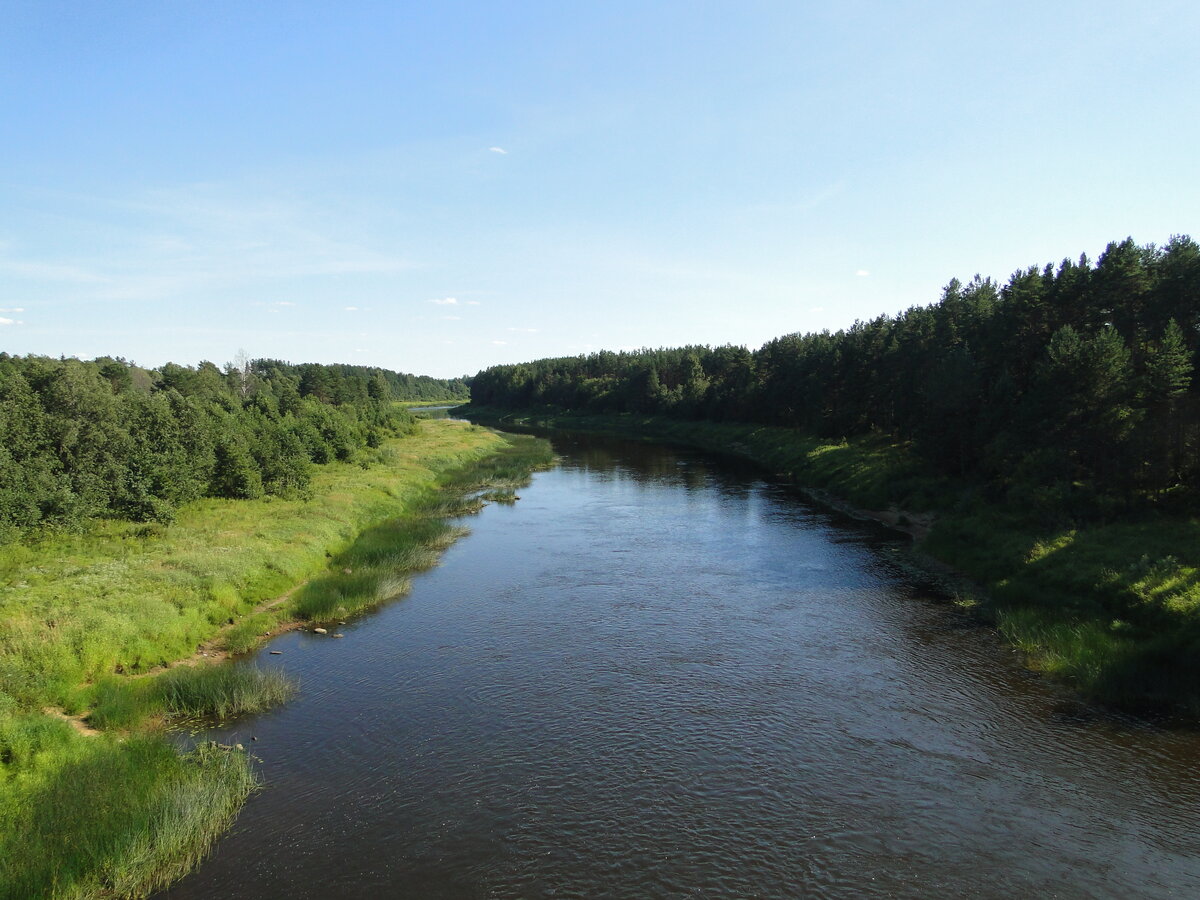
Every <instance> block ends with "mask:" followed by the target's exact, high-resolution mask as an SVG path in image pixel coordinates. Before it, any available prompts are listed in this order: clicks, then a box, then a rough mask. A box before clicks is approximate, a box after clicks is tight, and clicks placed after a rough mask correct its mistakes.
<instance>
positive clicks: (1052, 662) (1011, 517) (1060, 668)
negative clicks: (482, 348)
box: [475, 410, 1200, 720]
mask: <svg viewBox="0 0 1200 900" xmlns="http://www.w3.org/2000/svg"><path fill="white" fill-rule="evenodd" d="M478 413H479V414H478V415H476V416H475V417H476V418H478V419H480V420H482V421H495V422H497V423H501V424H502V423H503V422H504V421H508V422H513V423H516V422H518V421H524V422H527V423H529V424H541V425H547V426H550V427H561V428H575V429H582V430H596V431H604V432H609V433H613V432H616V433H620V434H626V435H631V436H636V437H646V438H653V439H656V440H667V441H676V442H680V443H685V444H689V445H692V446H697V447H701V448H704V449H708V450H714V451H718V452H724V453H733V454H736V455H739V456H742V457H745V458H748V459H751V460H753V461H755V462H757V463H759V464H760V465H762V466H764V467H765V468H767V469H768V470H770V471H772V472H776V473H780V474H782V475H785V476H786V477H788V478H790V479H791V480H792V481H794V482H795V483H797V484H800V485H803V486H805V487H816V488H821V489H824V490H826V491H829V492H831V493H833V494H836V495H837V496H838V497H841V498H845V499H846V500H847V501H848V502H849V503H851V504H853V505H854V506H857V507H861V508H865V509H884V508H886V507H888V506H900V507H901V508H903V509H909V510H914V511H934V512H936V513H937V515H938V518H937V522H936V524H935V526H934V528H933V530H932V531H931V532H930V534H929V535H928V537H927V538H926V539H925V540H924V541H923V542H922V543H921V545H920V546H919V550H921V551H922V552H924V553H925V554H927V555H929V556H931V557H933V558H934V559H936V560H939V561H941V562H943V563H946V564H949V565H950V566H952V567H954V568H955V569H956V570H957V571H959V572H960V573H962V574H964V575H966V576H967V577H968V578H970V579H971V580H972V581H973V582H975V583H976V584H977V585H979V586H981V587H982V588H983V589H984V590H983V597H982V598H976V600H981V602H979V603H978V606H977V609H978V611H979V613H980V614H981V615H984V616H987V617H989V618H991V619H992V620H993V621H995V622H996V624H997V625H998V626H999V628H1000V630H1001V631H1002V633H1003V634H1004V635H1005V636H1006V638H1007V639H1008V640H1010V641H1011V642H1013V643H1014V644H1015V645H1017V646H1018V647H1019V648H1021V649H1022V650H1023V651H1024V653H1025V656H1026V659H1027V660H1028V662H1029V664H1030V665H1031V666H1032V667H1034V668H1037V669H1040V670H1043V671H1046V672H1048V673H1050V674H1052V675H1054V676H1055V677H1057V678H1060V679H1062V680H1064V681H1066V682H1068V683H1070V684H1071V685H1073V686H1074V687H1075V688H1076V689H1077V690H1079V691H1080V692H1081V693H1083V694H1084V695H1086V696H1089V697H1091V698H1093V699H1096V700H1099V701H1101V702H1105V703H1109V704H1113V705H1116V706H1120V707H1122V708H1125V709H1130V710H1134V711H1139V712H1145V711H1156V712H1157V711H1171V712H1174V713H1179V714H1182V715H1184V716H1186V717H1188V718H1191V719H1193V720H1194V719H1197V718H1200V521H1198V520H1196V519H1194V518H1192V519H1181V518H1170V519H1168V518H1147V519H1144V520H1139V521H1125V522H1117V523H1112V524H1107V525H1095V526H1090V527H1088V528H1086V529H1080V530H1074V529H1069V528H1064V527H1058V528H1055V527H1049V526H1043V525H1038V524H1036V523H1031V522H1030V521H1029V520H1028V519H1027V518H1026V517H1023V516H1022V515H1020V511H1016V510H1012V509H1006V508H1001V507H995V506H989V505H987V504H985V503H983V502H982V501H981V500H980V499H979V497H978V495H977V492H975V491H973V490H972V489H971V487H970V486H969V485H963V484H956V483H954V482H952V481H950V480H948V479H946V478H943V477H939V476H937V475H935V474H933V473H930V472H929V471H928V470H927V469H926V468H925V467H924V466H923V465H922V463H921V461H920V460H919V459H918V458H917V457H916V456H915V454H914V453H913V452H912V451H911V449H910V448H909V447H907V446H905V445H904V444H902V443H898V442H895V441H891V440H888V439H886V438H882V437H878V436H871V437H865V438H858V439H854V440H852V441H840V442H830V441H828V440H821V439H817V438H813V437H811V436H808V435H804V434H801V433H799V432H796V431H793V430H791V429H785V428H770V427H763V426H752V425H732V424H716V423H710V422H684V421H677V420H671V419H666V418H661V417H652V416H635V415H620V416H578V415H565V414H562V413H560V412H554V411H546V412H541V413H517V414H514V413H512V412H511V411H501V410H490V411H489V410H480V411H478Z"/></svg>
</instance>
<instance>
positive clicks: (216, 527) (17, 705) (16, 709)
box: [0, 421, 548, 897]
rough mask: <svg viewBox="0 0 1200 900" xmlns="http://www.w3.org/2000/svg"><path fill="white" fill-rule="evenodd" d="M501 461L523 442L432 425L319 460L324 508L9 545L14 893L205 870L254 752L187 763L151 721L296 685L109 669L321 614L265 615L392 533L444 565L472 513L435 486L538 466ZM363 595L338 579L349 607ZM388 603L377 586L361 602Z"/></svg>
mask: <svg viewBox="0 0 1200 900" xmlns="http://www.w3.org/2000/svg"><path fill="white" fill-rule="evenodd" d="M546 453H548V451H541V456H545V455H546ZM496 454H500V457H501V458H502V459H503V458H507V457H510V456H511V455H512V448H511V444H510V442H508V441H506V440H505V439H504V438H502V437H500V436H498V435H495V434H493V433H491V432H488V431H486V430H483V429H479V428H476V427H474V426H465V425H462V424H459V423H453V422H447V421H437V422H422V423H421V425H420V429H419V432H418V434H417V435H416V436H414V437H410V438H404V439H400V440H397V441H393V442H391V443H390V444H389V445H387V446H386V447H384V448H381V450H380V451H378V453H377V454H376V458H375V460H374V462H373V464H372V465H371V466H370V467H368V468H363V467H361V466H357V465H349V464H344V465H333V466H326V467H322V468H321V470H319V473H318V474H317V475H316V477H315V478H314V484H313V488H314V493H313V499H312V500H308V501H301V500H295V501H286V500H279V499H264V500H258V501H219V500H208V501H202V502H199V503H196V504H193V505H191V506H189V507H187V508H185V509H183V510H181V511H180V514H179V516H178V519H177V521H176V523H174V524H172V525H170V526H168V527H163V526H155V525H151V526H143V525H133V524H130V523H121V522H100V523H96V524H95V525H94V527H92V528H91V529H90V530H88V531H86V532H84V533H81V534H57V535H43V536H42V537H41V538H40V539H39V540H36V541H33V542H28V543H23V544H14V545H9V546H5V547H2V548H0V897H32V896H58V897H75V896H80V897H83V896H110V895H115V896H140V895H142V894H144V893H147V892H148V891H150V890H152V889H154V888H155V887H158V886H161V885H162V884H165V883H167V882H168V881H169V880H171V879H172V878H174V877H177V876H178V875H179V874H182V873H183V872H185V871H187V869H188V868H190V867H191V866H192V865H194V863H195V861H196V860H197V859H198V858H200V856H202V855H203V853H204V852H205V850H206V848H207V847H208V846H209V845H210V844H211V842H212V840H213V839H214V838H215V836H216V835H217V834H219V833H220V832H221V831H222V830H223V829H224V828H225V827H227V825H228V823H229V822H230V821H231V819H232V817H233V815H234V814H235V813H236V810H237V809H238V807H239V806H240V804H241V802H242V801H243V800H244V799H245V797H246V796H247V795H248V793H249V792H250V791H251V790H252V789H253V786H254V775H253V772H252V768H251V764H250V760H249V759H248V757H247V756H246V754H244V753H227V752H224V751H212V750H209V749H201V750H199V751H196V752H195V753H193V754H190V755H187V756H180V755H179V754H178V753H176V752H175V751H174V750H172V749H171V748H170V746H169V745H168V744H167V743H166V742H165V741H164V740H163V739H162V738H161V736H159V735H157V734H155V733H154V731H153V728H152V727H148V726H147V724H146V720H147V715H149V714H153V713H160V714H161V713H165V714H195V713H203V712H205V711H222V712H230V713H231V712H236V711H238V710H241V709H249V708H254V707H255V706H256V705H260V704H262V703H266V702H270V701H272V700H275V701H278V700H279V699H281V698H282V697H285V696H286V695H287V692H288V685H286V684H281V683H280V682H279V680H278V679H272V678H264V677H262V675H261V673H257V672H256V670H254V669H241V670H240V674H237V672H236V671H235V670H231V669H229V668H228V667H225V668H224V669H217V668H214V667H210V666H204V667H197V668H195V669H193V668H185V669H172V670H170V671H169V672H166V673H162V674H160V675H159V676H158V677H155V678H151V679H132V678H129V677H124V676H118V675H114V674H113V673H114V672H122V673H126V675H128V674H130V673H137V672H142V671H146V670H148V669H152V668H153V667H157V666H161V665H163V664H165V663H169V662H171V661H174V660H178V659H181V658H184V657H189V656H191V655H192V654H193V653H194V652H195V651H196V648H197V646H198V645H199V644H201V643H202V642H205V641H210V640H211V639H213V638H214V636H215V635H217V634H218V632H219V631H222V630H223V639H224V641H225V642H226V643H231V644H233V645H235V649H246V648H247V647H249V646H252V645H253V644H254V643H256V642H257V641H259V640H261V638H262V632H263V631H265V630H268V629H269V628H270V627H272V626H273V625H276V624H278V622H279V620H281V619H284V618H288V617H292V616H299V617H306V618H319V615H315V614H314V612H313V610H311V609H306V608H305V607H304V600H305V597H306V596H308V595H307V594H306V591H309V593H311V591H310V590H309V587H306V588H305V589H302V590H301V591H297V592H296V593H295V596H294V597H292V598H291V599H289V600H288V601H287V602H285V603H283V604H280V605H279V606H278V607H277V608H276V609H274V610H271V611H261V610H255V607H256V606H257V605H258V604H260V603H261V602H262V601H264V600H268V599H270V598H274V597H277V596H279V595H281V594H283V593H284V592H287V591H290V590H291V589H293V588H295V587H296V586H297V585H298V584H300V583H302V582H305V581H307V580H309V579H314V576H320V575H322V574H323V573H326V572H327V570H329V569H330V566H331V563H332V564H335V565H337V566H343V565H346V564H347V563H349V564H352V565H354V566H355V567H359V566H360V565H366V566H367V567H368V568H369V567H370V564H371V562H372V560H370V559H367V558H366V555H365V554H367V553H368V552H369V551H370V550H371V548H374V550H375V551H379V550H380V548H381V547H382V546H383V545H385V544H386V543H387V542H388V541H389V540H393V539H394V538H395V537H396V530H397V529H400V530H403V529H405V528H407V529H408V532H407V534H408V538H410V539H411V540H410V544H409V552H410V554H415V556H413V558H412V559H409V560H408V562H409V563H410V566H409V570H410V571H411V570H412V569H413V568H421V567H426V566H428V565H430V564H432V562H433V561H434V559H435V558H436V557H435V556H434V555H430V554H429V553H428V552H426V553H425V555H423V556H422V555H421V551H422V548H424V549H425V550H426V551H428V545H429V544H430V543H431V542H432V544H433V545H434V546H439V545H440V546H444V545H445V542H446V541H447V540H448V539H449V537H448V536H447V531H449V529H448V528H447V527H446V526H444V525H443V524H442V523H440V522H432V521H431V517H433V516H438V515H444V514H445V513H447V512H453V511H457V510H458V509H459V508H461V507H460V506H458V505H456V504H455V503H450V504H449V505H447V504H446V503H445V502H444V500H442V499H440V498H441V497H443V496H444V495H442V494H440V493H439V492H438V490H437V489H438V488H439V487H440V486H445V485H446V483H447V482H450V486H451V489H452V490H455V489H457V490H461V489H466V488H469V487H471V486H472V484H473V483H474V482H477V481H478V480H479V478H481V477H487V476H489V475H491V476H497V475H511V476H512V477H517V476H519V475H520V473H521V472H522V471H527V470H528V465H527V464H526V463H527V460H522V461H520V462H518V463H517V464H515V466H510V469H511V471H505V472H497V471H496V469H495V466H492V467H490V468H488V467H485V469H484V470H483V472H482V475H481V473H480V470H479V465H480V463H481V461H484V460H485V458H488V457H492V456H495V455H496ZM525 456H526V457H529V458H530V459H532V456H538V452H534V453H533V454H532V456H530V452H529V449H528V448H526V452H525ZM539 461H544V460H542V459H541V457H539ZM522 465H525V467H524V469H523V468H522ZM464 472H465V473H466V474H465V475H464V474H463V473H464ZM501 480H503V479H501ZM364 547H365V548H366V549H365V550H364ZM356 548H357V549H356ZM356 553H357V554H358V555H355V554H356ZM401 562H403V561H401ZM374 563H375V567H376V572H377V573H378V574H379V576H380V577H381V578H383V577H384V571H385V569H386V568H387V567H388V566H391V565H395V564H397V560H396V559H395V558H394V557H393V556H387V555H386V554H385V555H384V556H378V554H377V557H376V558H375V559H374ZM338 571H339V575H340V573H341V570H340V569H339V570H338ZM389 571H390V570H389ZM339 575H328V574H326V575H324V577H322V578H315V580H313V581H312V582H311V583H310V584H318V583H326V584H327V583H329V581H330V579H334V582H335V584H336V579H337V578H338V577H339ZM389 577H390V576H389ZM342 587H344V585H343V586H342ZM402 587H403V585H402V584H397V583H395V582H391V583H389V585H388V588H387V591H385V592H384V593H387V594H388V595H394V593H396V592H397V590H398V589H399V588H402ZM351 595H352V592H351V591H342V590H340V589H339V592H338V593H337V596H338V597H339V598H340V599H339V602H338V606H339V607H344V604H345V603H346V602H350V599H351ZM380 599H382V595H381V592H380V587H379V585H378V584H376V585H374V586H372V588H371V591H370V596H369V597H368V596H363V597H357V598H356V599H355V601H354V602H355V608H362V607H364V606H366V605H369V603H372V602H379V600H380ZM247 614H248V615H247ZM339 614H341V612H340V609H339ZM243 615H245V618H244V619H241V617H242V616H243ZM239 619H240V621H239ZM230 620H234V621H235V622H237V624H236V625H235V626H233V627H232V628H230V627H229V622H230ZM45 706H60V707H62V708H64V709H66V710H67V711H69V712H85V711H87V709H88V708H89V707H90V708H91V709H92V711H93V713H94V715H93V716H92V718H91V720H90V721H91V722H92V724H95V725H99V726H102V727H108V728H111V729H113V731H112V732H111V733H104V734H101V735H99V736H91V737H89V736H83V735H81V734H80V733H79V732H78V731H77V730H76V729H75V728H74V727H72V725H71V724H70V723H69V722H67V721H64V720H63V719H61V718H58V717H56V716H53V715H50V714H47V713H46V712H43V707H45ZM129 727H133V728H134V731H133V733H132V734H130V735H129V736H123V735H121V734H118V733H117V732H116V729H128V728H129Z"/></svg>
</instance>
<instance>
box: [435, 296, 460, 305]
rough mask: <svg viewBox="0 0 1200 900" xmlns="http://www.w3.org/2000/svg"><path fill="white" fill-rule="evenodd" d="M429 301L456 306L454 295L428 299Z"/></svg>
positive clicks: (456, 299) (456, 300)
mask: <svg viewBox="0 0 1200 900" xmlns="http://www.w3.org/2000/svg"><path fill="white" fill-rule="evenodd" d="M429 302H430V303H436V304H437V305H438V306H458V298H456V297H441V298H440V299H437V300H430V301H429Z"/></svg>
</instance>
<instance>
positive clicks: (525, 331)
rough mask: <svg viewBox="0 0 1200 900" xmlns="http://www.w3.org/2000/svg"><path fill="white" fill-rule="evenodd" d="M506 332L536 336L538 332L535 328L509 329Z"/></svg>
mask: <svg viewBox="0 0 1200 900" xmlns="http://www.w3.org/2000/svg"><path fill="white" fill-rule="evenodd" d="M508 330H509V331H516V332H519V333H521V334H537V332H538V330H537V329H536V328H510V329H508Z"/></svg>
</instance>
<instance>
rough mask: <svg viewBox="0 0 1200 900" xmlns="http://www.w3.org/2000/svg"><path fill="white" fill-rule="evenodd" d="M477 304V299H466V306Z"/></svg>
mask: <svg viewBox="0 0 1200 900" xmlns="http://www.w3.org/2000/svg"><path fill="white" fill-rule="evenodd" d="M478 305H479V301H478V300H468V301H467V306H478Z"/></svg>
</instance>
